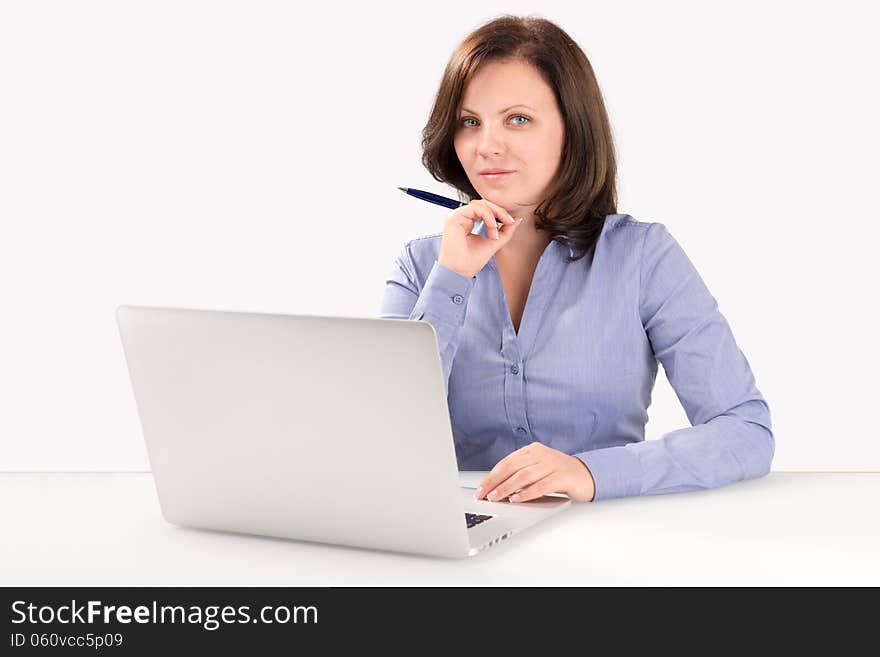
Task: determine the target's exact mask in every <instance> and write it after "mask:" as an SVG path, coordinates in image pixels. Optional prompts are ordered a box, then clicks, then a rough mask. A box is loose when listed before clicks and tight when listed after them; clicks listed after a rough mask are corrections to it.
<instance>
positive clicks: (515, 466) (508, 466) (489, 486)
mask: <svg viewBox="0 0 880 657" xmlns="http://www.w3.org/2000/svg"><path fill="white" fill-rule="evenodd" d="M530 448H531V445H526V446H525V447H520V448H519V449H518V450H516V451H514V452H511V453H510V454H508V455H507V456H505V457H504V458H503V459H501V460H500V461H498V463H496V464H495V467H494V468H492V469H491V470H490V471H489V474H487V475H486V476H485V478H484V479H483V481H481V482H480V486H479V487H478V488H477V492H476V493H475V495H474V497H476V498H477V499H478V500H479V499H481V498H483V497H485V496H486V493H489V492H490V491H492V490H494V489H495V487H496V486H498V484H500V483H501V482H502V481H504V480H505V479H507V478H508V477H509V476H510V475H512V474H513V473H514V472H516V471H517V470H519V469H520V468H524V467H527V466H530V465H533V464H535V463H537V459H536V458H534V457H533V455H532V452H533V451H534V450H532V449H530Z"/></svg>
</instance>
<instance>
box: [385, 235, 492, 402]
mask: <svg viewBox="0 0 880 657" xmlns="http://www.w3.org/2000/svg"><path fill="white" fill-rule="evenodd" d="M416 280H417V279H416V275H415V267H414V266H413V261H412V258H411V256H410V254H409V249H408V248H407V247H404V248H403V250H402V251H401V253H400V254H399V255H398V256H397V257H396V258H395V260H394V266H393V267H392V269H391V273H390V274H389V276H388V279H387V280H386V281H385V293H384V296H383V298H382V309H381V312H380V314H379V317H380V318H381V319H411V320H417V319H421V320H424V321H426V322H429V323H430V324H431V326H433V327H434V330H435V331H436V333H437V343H438V348H439V353H440V361H441V363H442V364H443V382H444V386H445V390H446V394H447V396H448V395H449V374H450V372H451V371H452V361H453V359H454V358H455V353H456V351H458V345H459V341H460V339H461V327H462V326H464V319H465V311H466V310H467V304H468V299H469V298H470V295H471V290H472V289H473V287H474V283H475V282H476V277H474V278H467V277H466V276H462V275H461V274H459V273H458V272H456V271H453V270H452V269H449V268H447V267H445V266H443V265H441V264H440V263H439V262H437V261H435V262H434V266H433V268H432V269H431V272H430V274H428V278H427V279H426V280H425V286H424V287H423V288H422V289H421V290H419V287H418V285H417V284H416Z"/></svg>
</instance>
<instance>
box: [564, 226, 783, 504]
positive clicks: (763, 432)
mask: <svg viewBox="0 0 880 657" xmlns="http://www.w3.org/2000/svg"><path fill="white" fill-rule="evenodd" d="M645 233H646V234H645V241H644V252H643V257H642V269H641V281H640V299H639V313H640V315H641V320H642V325H643V326H644V328H645V331H646V333H647V335H648V339H649V340H650V342H651V346H652V348H653V350H654V354H655V356H656V357H657V358H658V359H659V360H660V362H662V363H663V369H664V370H665V372H666V376H667V378H668V379H669V382H670V384H671V385H672V387H673V388H674V389H675V392H676V394H677V395H678V398H679V400H680V401H681V403H682V406H683V407H684V410H685V412H686V413H687V417H688V420H689V421H690V423H691V425H692V426H691V427H687V428H683V429H678V430H676V431H672V432H670V433H667V434H665V435H664V436H662V437H661V438H659V439H657V440H648V441H642V442H636V443H630V444H628V445H623V446H619V447H609V448H604V449H597V450H593V451H589V452H582V453H580V454H575V456H576V457H577V458H579V459H581V460H582V461H583V462H584V464H585V465H586V466H587V467H588V469H589V470H590V472H591V473H592V475H593V479H594V481H595V484H596V497H595V499H596V501H598V500H602V499H609V498H614V497H627V496H635V495H655V494H660V493H678V492H684V491H690V490H698V489H702V488H714V487H716V486H721V485H724V484H728V483H732V482H735V481H740V480H743V479H751V478H755V477H760V476H763V475H765V474H767V473H768V472H769V471H770V463H771V461H772V460H773V454H774V449H775V442H774V438H773V432H772V427H771V424H770V409H769V408H768V406H767V403H766V402H765V400H764V398H763V397H762V396H761V393H760V392H759V391H758V389H757V387H756V386H755V378H754V376H753V375H752V371H751V369H750V367H749V364H748V361H747V360H746V357H745V355H743V353H742V351H740V349H739V348H738V347H737V345H736V342H735V340H734V337H733V333H732V332H731V330H730V326H729V325H728V323H727V321H726V319H725V318H724V316H723V315H722V314H721V312H720V311H719V310H718V305H717V303H716V301H715V298H714V297H713V296H712V295H711V294H710V293H709V290H708V289H707V288H706V285H705V284H704V282H703V280H702V279H701V278H700V276H699V274H698V273H697V271H696V269H695V268H694V266H693V264H692V263H691V261H690V260H689V259H688V257H687V255H686V254H685V252H684V251H683V250H682V248H681V246H680V245H679V244H678V242H676V240H675V239H674V238H673V237H672V235H670V234H669V232H668V230H667V229H666V227H665V226H664V225H663V224H659V223H654V224H651V225H650V226H649V227H648V229H647V230H646V231H645Z"/></svg>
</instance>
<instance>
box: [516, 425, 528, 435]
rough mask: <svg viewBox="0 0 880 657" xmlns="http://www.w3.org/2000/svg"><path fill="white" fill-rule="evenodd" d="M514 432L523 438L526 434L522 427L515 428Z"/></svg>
mask: <svg viewBox="0 0 880 657" xmlns="http://www.w3.org/2000/svg"><path fill="white" fill-rule="evenodd" d="M516 432H517V433H518V434H519V435H520V436H524V435H525V433H526V430H525V429H524V428H523V427H517V428H516Z"/></svg>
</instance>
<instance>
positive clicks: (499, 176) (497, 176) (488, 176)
mask: <svg viewBox="0 0 880 657" xmlns="http://www.w3.org/2000/svg"><path fill="white" fill-rule="evenodd" d="M515 173H516V171H506V172H503V173H481V174H480V176H482V177H483V179H484V180H506V179H507V178H510V176H512V175H513V174H515Z"/></svg>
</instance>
